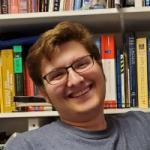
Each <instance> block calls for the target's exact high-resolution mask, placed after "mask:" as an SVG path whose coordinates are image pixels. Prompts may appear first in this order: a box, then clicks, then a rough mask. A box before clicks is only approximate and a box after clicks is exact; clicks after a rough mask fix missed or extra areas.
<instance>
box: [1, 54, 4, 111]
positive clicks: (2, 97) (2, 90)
mask: <svg viewBox="0 0 150 150" xmlns="http://www.w3.org/2000/svg"><path fill="white" fill-rule="evenodd" d="M0 112H4V110H3V79H2V62H1V55H0Z"/></svg>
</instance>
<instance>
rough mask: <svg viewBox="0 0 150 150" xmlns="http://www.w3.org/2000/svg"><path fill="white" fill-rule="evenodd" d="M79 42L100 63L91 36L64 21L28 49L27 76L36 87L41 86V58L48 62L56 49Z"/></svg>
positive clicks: (76, 25) (78, 27) (82, 29)
mask: <svg viewBox="0 0 150 150" xmlns="http://www.w3.org/2000/svg"><path fill="white" fill-rule="evenodd" d="M72 40H75V41H78V42H80V43H81V44H82V45H83V46H84V47H85V48H86V49H87V51H88V52H89V53H90V54H91V55H92V56H93V57H94V58H95V59H96V60H98V61H99V62H100V55H99V51H98V48H97V47H96V44H95V41H94V40H93V38H92V34H91V33H90V32H89V31H88V30H87V28H85V27H84V26H83V25H81V24H80V23H75V22H69V21H64V22H61V23H59V24H58V25H56V26H55V27H54V28H53V29H50V30H48V31H46V32H45V33H43V34H42V35H41V37H40V38H39V39H38V40H37V41H36V43H35V44H34V45H33V46H32V47H31V48H30V49H29V53H28V56H27V59H26V61H27V66H28V69H29V74H30V76H31V78H32V80H33V81H34V83H35V84H36V85H37V86H42V85H43V80H42V75H41V62H42V59H43V58H46V59H48V60H50V59H51V58H52V55H53V54H55V51H56V47H58V46H60V45H61V44H64V43H65V42H68V41H72Z"/></svg>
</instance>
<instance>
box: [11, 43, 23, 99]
mask: <svg viewBox="0 0 150 150" xmlns="http://www.w3.org/2000/svg"><path fill="white" fill-rule="evenodd" d="M13 62H14V75H15V85H16V88H15V89H16V96H22V95H24V79H23V65H22V46H21V45H14V46H13Z"/></svg>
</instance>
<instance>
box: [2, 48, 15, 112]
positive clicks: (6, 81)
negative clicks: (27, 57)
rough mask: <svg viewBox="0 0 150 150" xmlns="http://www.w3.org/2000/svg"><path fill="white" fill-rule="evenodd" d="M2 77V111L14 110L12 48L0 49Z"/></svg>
mask: <svg viewBox="0 0 150 150" xmlns="http://www.w3.org/2000/svg"><path fill="white" fill-rule="evenodd" d="M1 63H2V79H3V84H2V87H3V112H12V111H13V110H14V108H15V107H14V106H15V104H14V101H13V99H14V95H15V85H14V83H15V82H14V69H13V51H12V49H3V50H1Z"/></svg>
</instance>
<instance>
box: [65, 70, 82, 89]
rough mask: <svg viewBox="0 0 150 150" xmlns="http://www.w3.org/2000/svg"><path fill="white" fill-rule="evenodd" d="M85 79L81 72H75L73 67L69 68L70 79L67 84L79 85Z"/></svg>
mask: <svg viewBox="0 0 150 150" xmlns="http://www.w3.org/2000/svg"><path fill="white" fill-rule="evenodd" d="M83 80H84V77H83V76H81V75H80V74H79V73H77V72H75V71H74V70H73V69H72V68H68V81H67V86H68V87H71V86H74V85H78V84H79V83H81V82H82V81H83Z"/></svg>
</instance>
